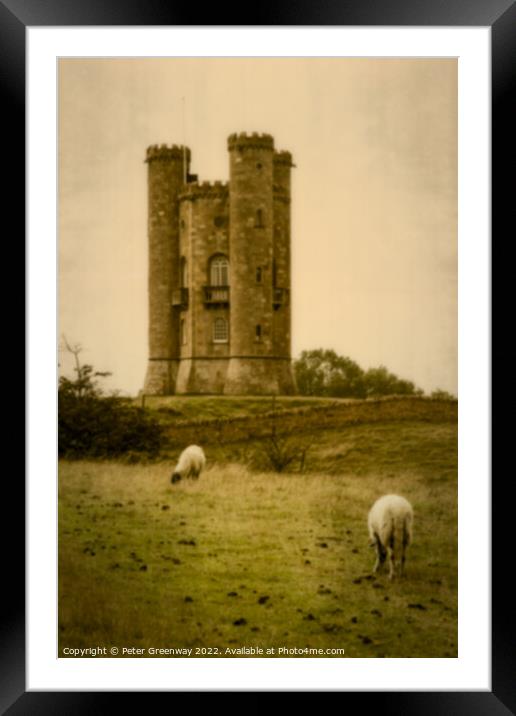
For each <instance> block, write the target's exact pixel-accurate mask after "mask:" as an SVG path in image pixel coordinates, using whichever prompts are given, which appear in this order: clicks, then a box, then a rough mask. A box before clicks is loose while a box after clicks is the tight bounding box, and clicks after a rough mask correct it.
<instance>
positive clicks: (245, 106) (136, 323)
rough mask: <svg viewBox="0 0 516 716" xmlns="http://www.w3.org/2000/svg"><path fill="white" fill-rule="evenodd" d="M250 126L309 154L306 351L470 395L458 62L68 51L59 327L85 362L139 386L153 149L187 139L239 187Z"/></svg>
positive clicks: (304, 246) (296, 249) (303, 178)
mask: <svg viewBox="0 0 516 716" xmlns="http://www.w3.org/2000/svg"><path fill="white" fill-rule="evenodd" d="M183 97H184V98H185V101H184V107H185V111H184V113H183V102H182V98H183ZM241 131H247V132H252V131H258V132H268V133H270V134H272V135H273V136H274V140H275V146H276V148H277V149H286V150H289V151H291V152H292V154H293V157H294V162H295V164H296V168H295V169H294V170H293V180H292V205H291V211H292V355H293V357H294V358H295V357H297V356H298V355H299V353H300V352H301V351H302V350H305V349H311V348H320V347H322V348H333V349H334V350H336V351H337V352H338V353H340V354H341V355H345V356H349V357H350V358H352V359H353V360H355V361H356V362H358V363H359V365H361V366H362V367H363V368H365V369H366V368H369V367H373V366H378V365H385V366H386V367H387V368H388V369H389V370H390V371H392V372H394V373H396V374H397V375H399V376H400V377H402V378H406V379H409V380H412V381H414V382H415V383H416V385H417V386H419V387H421V388H423V389H424V390H425V391H427V392H429V391H432V390H434V389H436V388H442V389H445V390H448V391H450V392H452V393H454V394H456V393H457V63H456V60H453V59H450V60H448V59H431V60H427V59H413V60H412V59H340V58H330V59H318V58H299V59H294V58H292V59H290V58H289V59H265V58H256V59H175V58H172V59H141V58H137V59H134V60H130V59H129V60H128V59H121V60H116V59H106V60H97V59H93V60H91V59H86V60H82V59H81V60H68V59H67V60H61V61H60V63H59V269H60V286H59V317H60V325H59V331H60V333H61V334H62V333H64V334H66V336H67V338H68V340H69V341H70V342H72V343H80V344H81V345H82V346H83V349H84V350H83V353H82V356H81V357H82V360H83V362H88V363H91V364H93V365H94V367H95V368H96V369H98V370H108V371H111V372H112V373H113V376H112V378H110V379H109V382H106V383H105V384H104V385H105V387H106V388H111V389H118V390H120V391H121V392H123V393H127V394H133V395H135V394H137V392H138V391H139V390H140V389H141V388H142V386H143V381H144V377H145V371H146V364H147V355H148V353H147V349H148V346H147V327H148V315H147V187H146V179H147V177H146V172H147V165H146V164H145V163H144V158H145V150H146V147H147V146H148V145H150V144H156V143H171V144H172V143H183V142H186V144H187V145H188V146H189V147H190V149H191V150H192V166H191V171H192V172H193V173H196V174H198V175H199V179H200V180H210V181H213V180H216V179H222V180H227V179H228V178H229V176H228V173H229V158H228V153H227V137H228V135H229V134H231V133H233V132H241ZM62 365H63V368H64V369H65V372H70V361H69V360H68V359H66V357H63V362H62Z"/></svg>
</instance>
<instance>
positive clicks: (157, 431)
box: [58, 365, 163, 461]
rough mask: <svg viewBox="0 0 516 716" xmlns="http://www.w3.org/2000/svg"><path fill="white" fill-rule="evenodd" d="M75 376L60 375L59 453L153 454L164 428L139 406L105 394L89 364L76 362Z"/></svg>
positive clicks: (133, 456) (76, 455)
mask: <svg viewBox="0 0 516 716" xmlns="http://www.w3.org/2000/svg"><path fill="white" fill-rule="evenodd" d="M75 371H76V373H77V377H76V378H75V380H71V379H69V378H66V377H61V378H60V380H59V393H58V452H59V456H60V457H67V458H72V459H78V458H84V457H119V456H122V455H126V456H127V455H130V456H131V459H132V460H133V461H134V460H135V459H137V456H141V457H155V456H156V455H157V454H158V453H159V450H160V447H161V442H162V436H163V429H162V428H161V426H160V425H159V423H158V422H157V420H156V419H155V418H153V417H151V416H149V415H148V414H147V413H146V412H145V411H144V410H143V409H142V408H140V407H135V406H133V405H131V404H130V403H129V401H127V400H125V399H123V398H120V397H118V396H117V395H109V396H104V395H103V394H102V391H101V389H100V388H99V387H98V384H97V381H96V380H95V378H96V377H97V376H105V375H107V374H106V373H100V372H95V371H94V370H93V368H92V366H90V365H83V366H77V367H76V368H75Z"/></svg>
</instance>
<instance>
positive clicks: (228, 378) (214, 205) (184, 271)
mask: <svg viewBox="0 0 516 716" xmlns="http://www.w3.org/2000/svg"><path fill="white" fill-rule="evenodd" d="M228 150H229V167H230V179H229V182H228V183H223V182H214V183H213V184H210V183H208V182H198V181H197V176H195V175H191V174H190V173H189V169H190V160H191V153H190V150H189V149H188V148H187V147H183V146H176V145H174V146H172V147H169V146H165V145H161V146H152V147H149V148H148V149H147V157H146V162H147V165H148V190H149V197H148V206H149V215H148V239H149V277H148V279H149V283H148V288H149V363H148V368H147V375H146V379H145V385H144V393H145V394H147V395H171V394H174V393H190V394H202V393H204V394H228V395H272V394H280V395H289V394H293V393H295V381H294V376H293V372H292V366H291V337H290V326H291V312H290V288H291V286H290V284H291V272H290V170H291V167H293V166H294V165H293V163H292V156H291V154H290V153H289V152H283V151H282V152H279V151H276V150H275V149H274V140H273V138H272V137H271V136H270V135H268V134H257V133H254V134H232V135H231V136H230V137H229V138H228Z"/></svg>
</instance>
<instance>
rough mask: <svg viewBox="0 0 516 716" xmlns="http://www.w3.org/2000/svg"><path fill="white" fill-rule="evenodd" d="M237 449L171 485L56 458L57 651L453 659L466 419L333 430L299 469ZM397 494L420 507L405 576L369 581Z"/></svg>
mask: <svg viewBox="0 0 516 716" xmlns="http://www.w3.org/2000/svg"><path fill="white" fill-rule="evenodd" d="M225 450H227V452H226V453H225V452H224V451H225ZM231 454H232V455H233V458H234V456H235V454H236V453H235V452H233V453H231V450H230V449H229V448H227V447H225V446H224V445H218V446H217V445H213V446H212V450H211V451H207V457H208V469H207V470H206V472H204V473H203V474H202V475H201V477H200V479H199V480H198V481H195V482H188V481H183V482H181V483H179V484H178V485H174V486H172V485H171V484H170V481H169V480H170V469H171V465H170V463H169V462H166V461H163V462H156V463H153V464H150V465H121V464H118V463H115V462H104V463H94V462H74V463H71V462H67V461H62V462H61V463H60V472H59V646H60V655H63V654H62V649H63V648H64V647H74V648H79V647H90V646H102V645H103V646H106V647H111V646H118V647H119V648H122V647H123V646H124V645H125V646H130V647H131V646H134V647H140V648H145V649H148V648H149V647H151V646H152V647H161V648H170V647H190V648H195V647H203V648H208V647H211V648H218V649H219V650H220V651H219V654H215V656H229V655H226V654H225V651H224V650H225V649H226V648H228V647H229V648H237V647H242V646H245V645H253V644H254V645H258V646H261V647H263V648H274V649H278V648H279V647H280V646H286V647H290V648H292V647H298V648H302V647H305V646H309V647H311V648H324V649H327V648H344V649H345V656H346V657H351V658H353V657H455V656H457V491H456V490H457V482H456V469H457V456H456V425H454V424H453V423H451V422H448V423H422V422H410V421H406V422H403V423H392V424H389V423H382V424H378V425H376V424H374V425H355V426H353V425H351V426H347V427H346V429H345V430H340V431H339V430H334V429H329V430H323V429H321V430H320V431H319V434H318V435H317V440H316V441H315V444H314V446H313V447H312V449H311V453H310V454H311V458H310V462H309V463H308V464H307V470H306V471H305V473H303V474H293V473H282V474H274V473H262V472H254V471H252V470H250V469H249V468H248V467H247V466H246V465H245V464H243V462H242V461H240V460H239V461H238V462H235V461H234V460H233V461H232V460H231ZM386 492H397V493H400V494H403V495H405V496H406V497H407V498H408V499H409V500H410V501H411V502H412V504H413V506H414V511H415V528H414V543H413V545H412V546H411V547H410V548H409V552H408V558H407V576H406V578H405V579H404V580H402V581H399V582H393V583H390V582H389V581H388V580H387V578H386V576H385V575H379V576H378V578H376V579H373V578H372V576H371V568H372V565H373V562H374V555H373V553H372V552H373V551H372V550H371V549H369V547H368V536H367V527H366V518H367V512H368V509H369V507H370V506H371V504H372V503H373V502H374V500H375V499H376V498H377V497H378V496H379V495H380V494H383V493H386ZM144 656H147V653H145V654H144ZM274 656H278V653H275V654H274Z"/></svg>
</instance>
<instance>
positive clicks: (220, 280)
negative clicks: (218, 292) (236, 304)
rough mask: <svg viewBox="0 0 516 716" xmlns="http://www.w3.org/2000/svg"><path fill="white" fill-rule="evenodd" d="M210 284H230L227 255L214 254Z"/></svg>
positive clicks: (211, 263)
mask: <svg viewBox="0 0 516 716" xmlns="http://www.w3.org/2000/svg"><path fill="white" fill-rule="evenodd" d="M210 286H229V261H228V260H227V258H226V257H225V256H222V255H220V254H219V255H218V256H214V257H213V258H212V260H211V262H210Z"/></svg>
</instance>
